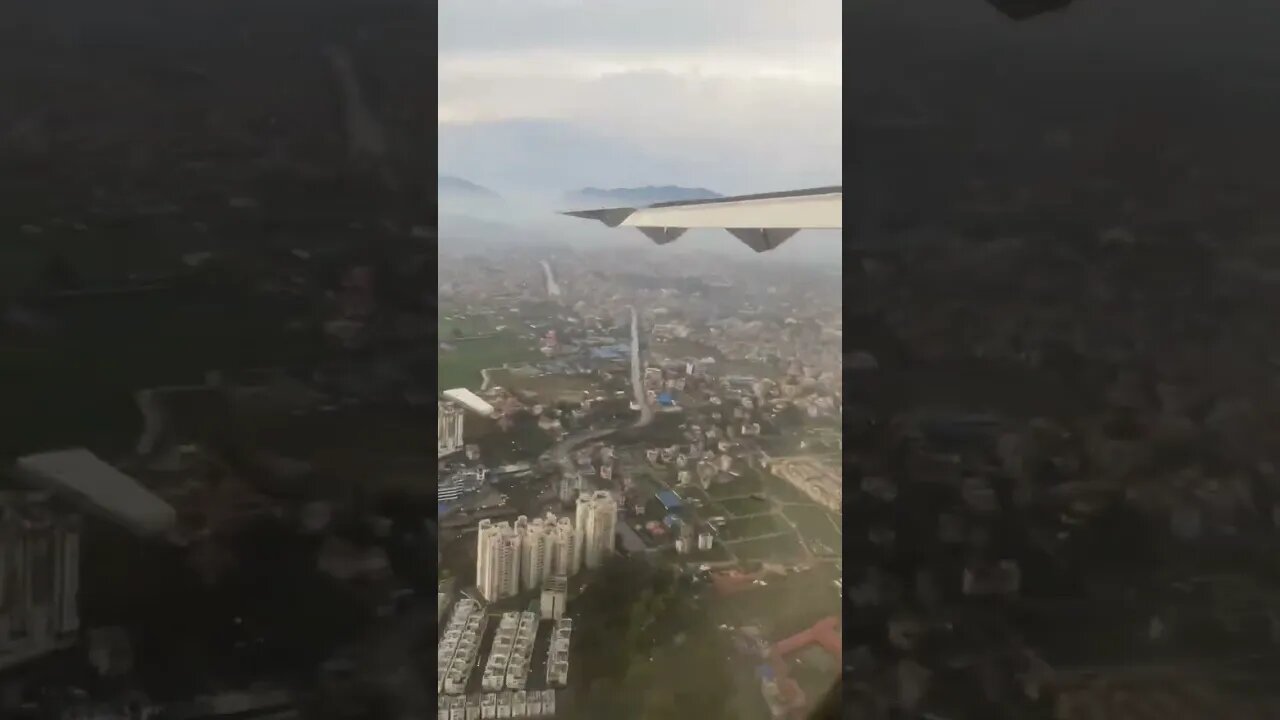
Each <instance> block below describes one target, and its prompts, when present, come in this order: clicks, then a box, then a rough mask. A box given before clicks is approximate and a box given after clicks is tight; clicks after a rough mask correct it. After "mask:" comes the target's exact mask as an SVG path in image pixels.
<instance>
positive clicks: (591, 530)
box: [577, 490, 618, 569]
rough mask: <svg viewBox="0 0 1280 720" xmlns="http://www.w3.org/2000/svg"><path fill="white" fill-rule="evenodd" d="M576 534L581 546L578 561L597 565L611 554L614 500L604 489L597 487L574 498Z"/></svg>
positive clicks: (591, 565)
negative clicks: (576, 502)
mask: <svg viewBox="0 0 1280 720" xmlns="http://www.w3.org/2000/svg"><path fill="white" fill-rule="evenodd" d="M577 510H578V515H577V518H578V522H577V531H578V532H577V536H578V546H579V547H580V548H582V551H581V553H580V555H581V557H580V559H579V560H578V562H579V564H580V565H581V564H585V565H586V567H587V568H588V569H594V568H597V567H600V564H601V563H602V562H603V561H604V559H605V558H607V557H608V556H610V555H612V554H613V549H614V531H615V530H616V528H617V525H618V502H617V501H616V500H614V499H613V495H611V494H610V493H609V491H607V490H597V491H595V492H594V493H591V494H590V495H583V496H582V497H579V498H578V508H577Z"/></svg>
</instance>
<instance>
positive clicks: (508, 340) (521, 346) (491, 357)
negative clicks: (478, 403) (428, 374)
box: [438, 333, 542, 390]
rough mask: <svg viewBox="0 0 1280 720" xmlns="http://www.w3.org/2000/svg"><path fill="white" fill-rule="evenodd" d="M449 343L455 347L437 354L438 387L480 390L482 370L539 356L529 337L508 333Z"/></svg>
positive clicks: (535, 358) (539, 357)
mask: <svg viewBox="0 0 1280 720" xmlns="http://www.w3.org/2000/svg"><path fill="white" fill-rule="evenodd" d="M451 344H452V345H453V346H454V348H455V349H454V350H448V351H443V350H442V351H441V352H440V356H439V359H440V365H439V375H438V377H439V379H440V387H441V388H455V387H465V388H469V389H471V390H479V389H480V385H481V384H482V383H483V382H484V379H483V378H482V377H481V375H480V371H481V370H483V369H485V368H492V367H502V365H503V364H504V363H520V362H529V361H532V360H538V359H541V357H542V356H541V355H540V354H539V353H538V350H537V348H536V347H534V346H533V344H532V342H531V341H529V340H525V339H522V338H520V337H517V336H515V335H511V334H507V333H500V334H498V335H495V336H493V337H486V338H478V339H475V340H463V341H460V342H457V343H451Z"/></svg>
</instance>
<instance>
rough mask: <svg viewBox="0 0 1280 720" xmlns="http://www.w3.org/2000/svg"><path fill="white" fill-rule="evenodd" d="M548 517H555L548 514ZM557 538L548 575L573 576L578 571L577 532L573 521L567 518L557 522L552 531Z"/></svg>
mask: <svg viewBox="0 0 1280 720" xmlns="http://www.w3.org/2000/svg"><path fill="white" fill-rule="evenodd" d="M548 517H554V516H552V515H550V514H548ZM552 534H553V535H554V537H555V545H554V547H553V548H552V551H551V567H550V568H548V570H547V574H548V575H572V574H573V573H574V572H576V571H577V568H578V562H577V557H578V555H577V552H578V542H577V532H575V531H574V528H573V521H572V520H570V519H569V518H567V517H564V518H560V519H558V520H556V521H555V528H554V529H553V530H552Z"/></svg>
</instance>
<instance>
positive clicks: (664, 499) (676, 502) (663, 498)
mask: <svg viewBox="0 0 1280 720" xmlns="http://www.w3.org/2000/svg"><path fill="white" fill-rule="evenodd" d="M656 497H657V498H658V502H660V503H662V507H664V508H666V509H667V510H678V509H679V508H680V507H681V506H682V505H683V504H684V503H683V502H682V501H681V500H680V496H679V495H677V494H675V491H673V490H663V491H662V492H660V493H658V494H657V496H656Z"/></svg>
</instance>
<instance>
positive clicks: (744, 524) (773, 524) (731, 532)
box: [720, 515, 791, 547]
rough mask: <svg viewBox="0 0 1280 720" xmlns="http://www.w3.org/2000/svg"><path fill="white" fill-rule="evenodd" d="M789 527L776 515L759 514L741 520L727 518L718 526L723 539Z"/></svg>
mask: <svg viewBox="0 0 1280 720" xmlns="http://www.w3.org/2000/svg"><path fill="white" fill-rule="evenodd" d="M790 529H791V528H790V527H789V526H788V525H787V524H786V522H785V521H784V520H783V519H782V518H780V517H778V516H777V515H760V516H757V517H750V518H745V519H742V520H729V521H728V522H726V523H725V524H724V526H723V527H721V528H720V537H722V538H724V539H725V540H737V539H739V538H746V537H754V536H756V535H768V534H769V533H776V532H783V531H789V530H790ZM735 547H736V546H735Z"/></svg>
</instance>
